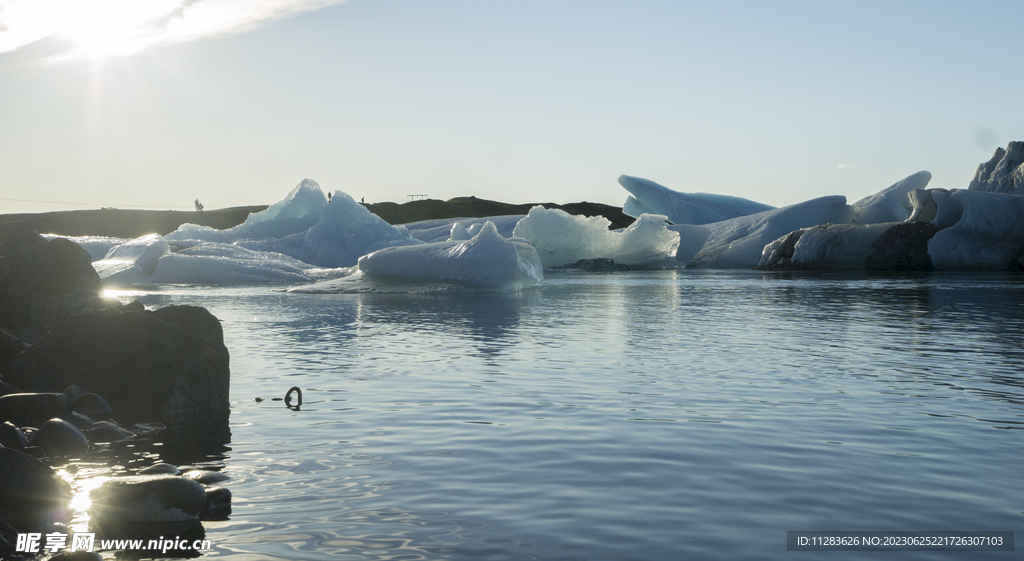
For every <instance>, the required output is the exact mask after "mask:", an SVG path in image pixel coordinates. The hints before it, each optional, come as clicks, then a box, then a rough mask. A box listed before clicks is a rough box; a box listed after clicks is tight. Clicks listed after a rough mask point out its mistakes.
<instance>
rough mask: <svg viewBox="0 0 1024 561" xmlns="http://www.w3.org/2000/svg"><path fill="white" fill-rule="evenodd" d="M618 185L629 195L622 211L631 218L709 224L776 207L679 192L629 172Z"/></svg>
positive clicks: (728, 197)
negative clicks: (654, 217)
mask: <svg viewBox="0 0 1024 561" xmlns="http://www.w3.org/2000/svg"><path fill="white" fill-rule="evenodd" d="M619 185H622V187H623V188H625V189H626V190H627V191H629V192H630V193H631V194H632V196H630V197H628V198H627V199H626V203H625V204H624V205H623V207H622V212H624V213H626V214H628V215H629V216H632V217H633V218H637V217H639V216H640V215H641V214H662V215H665V216H667V217H668V220H669V222H672V223H673V224H709V223H711V222H719V221H722V220H728V219H730V218H736V217H737V216H746V215H749V214H754V213H758V212H763V211H766V210H770V209H773V208H775V207H772V206H769V205H764V204H761V203H758V202H754V201H751V200H749V199H743V198H740V197H732V196H729V195H714V194H711V193H680V192H678V191H673V190H672V189H669V188H668V187H665V186H662V185H659V184H657V183H655V182H653V181H651V180H649V179H642V178H639V177H632V176H629V175H620V176H619Z"/></svg>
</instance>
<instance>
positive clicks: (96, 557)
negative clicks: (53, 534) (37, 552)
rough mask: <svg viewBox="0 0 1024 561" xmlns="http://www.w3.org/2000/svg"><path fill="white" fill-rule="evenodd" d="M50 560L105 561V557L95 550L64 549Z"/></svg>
mask: <svg viewBox="0 0 1024 561" xmlns="http://www.w3.org/2000/svg"><path fill="white" fill-rule="evenodd" d="M44 543H45V542H44ZM49 561H103V557H101V556H100V554H99V553H96V552H93V551H62V552H60V553H58V554H57V555H54V556H53V557H51V558H50V559H49Z"/></svg>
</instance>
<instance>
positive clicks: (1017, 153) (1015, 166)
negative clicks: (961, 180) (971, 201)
mask: <svg viewBox="0 0 1024 561" xmlns="http://www.w3.org/2000/svg"><path fill="white" fill-rule="evenodd" d="M967 189H968V190H969V191H985V192H988V193H1006V194H1012V195H1024V142H1021V141H1015V142H1011V143H1009V144H1008V145H1007V146H1006V149H1005V150H1003V149H1002V148H996V152H995V154H993V155H992V158H991V159H990V160H989V161H987V162H985V163H983V164H979V165H978V170H977V171H976V172H974V179H973V180H972V181H971V183H970V185H968V187H967Z"/></svg>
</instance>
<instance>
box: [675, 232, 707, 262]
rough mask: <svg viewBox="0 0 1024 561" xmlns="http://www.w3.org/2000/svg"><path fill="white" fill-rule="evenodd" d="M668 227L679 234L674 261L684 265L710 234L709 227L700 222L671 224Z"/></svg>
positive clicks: (702, 245) (695, 253)
mask: <svg viewBox="0 0 1024 561" xmlns="http://www.w3.org/2000/svg"><path fill="white" fill-rule="evenodd" d="M668 229H669V230H672V231H673V232H676V233H678V234H679V248H678V249H676V261H677V262H679V263H682V264H684V265H685V264H686V263H689V262H690V260H691V259H693V258H694V256H695V255H697V252H698V251H700V249H701V248H702V247H704V244H705V243H706V242H707V241H708V237H709V236H710V235H711V228H708V227H707V226H704V225H701V224H673V225H671V226H669V227H668Z"/></svg>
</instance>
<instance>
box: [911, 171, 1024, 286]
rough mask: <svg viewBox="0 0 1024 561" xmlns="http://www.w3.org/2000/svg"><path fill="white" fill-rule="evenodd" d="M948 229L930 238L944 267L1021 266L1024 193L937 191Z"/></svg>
mask: <svg viewBox="0 0 1024 561" xmlns="http://www.w3.org/2000/svg"><path fill="white" fill-rule="evenodd" d="M931 194H932V197H933V199H934V201H935V203H936V206H937V210H936V216H935V220H933V221H932V224H933V225H935V226H937V227H939V228H942V230H940V231H939V233H937V234H935V236H934V237H933V238H932V239H931V240H930V241H929V242H928V254H929V255H931V258H932V263H933V264H934V265H935V268H936V269H939V270H1007V269H1009V270H1017V269H1019V268H1020V267H1021V264H1022V262H1024V255H1022V253H1024V196H1021V195H1010V194H1004V193H987V192H984V191H968V190H962V189H953V190H952V191H949V192H943V191H937V190H933V191H931Z"/></svg>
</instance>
